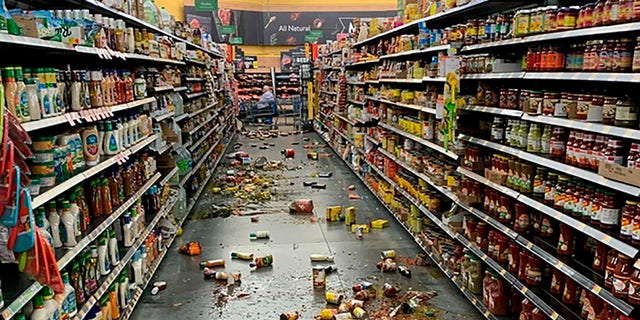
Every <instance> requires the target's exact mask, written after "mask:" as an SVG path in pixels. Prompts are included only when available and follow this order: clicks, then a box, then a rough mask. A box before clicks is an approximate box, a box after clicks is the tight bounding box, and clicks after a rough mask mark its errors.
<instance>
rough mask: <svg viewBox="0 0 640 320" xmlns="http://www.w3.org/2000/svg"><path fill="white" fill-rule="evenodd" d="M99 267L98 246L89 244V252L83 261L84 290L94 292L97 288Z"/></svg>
mask: <svg viewBox="0 0 640 320" xmlns="http://www.w3.org/2000/svg"><path fill="white" fill-rule="evenodd" d="M98 269H100V267H98V247H97V246H96V245H95V244H92V245H91V254H90V256H89V259H87V260H86V263H85V272H86V274H85V276H84V282H85V285H84V291H85V292H89V294H94V293H95V292H96V290H97V289H98V278H100V276H99V273H100V270H98Z"/></svg>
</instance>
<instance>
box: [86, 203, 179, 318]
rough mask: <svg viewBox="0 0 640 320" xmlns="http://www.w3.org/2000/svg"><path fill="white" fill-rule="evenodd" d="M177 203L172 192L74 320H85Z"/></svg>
mask: <svg viewBox="0 0 640 320" xmlns="http://www.w3.org/2000/svg"><path fill="white" fill-rule="evenodd" d="M177 201H178V198H177V193H176V192H172V196H171V197H170V198H169V199H168V200H167V203H166V204H165V205H164V206H163V207H162V208H161V209H160V211H159V212H158V213H157V214H156V215H155V217H154V218H153V220H151V222H150V223H149V224H148V225H147V228H146V229H145V231H144V232H143V233H142V234H141V235H140V236H138V240H136V242H134V243H133V245H132V246H131V247H130V248H129V251H127V253H126V254H125V255H124V256H123V257H122V259H121V260H120V263H119V264H118V266H117V267H116V268H115V269H113V270H111V273H110V274H109V275H108V276H107V277H106V278H104V277H103V279H104V281H103V282H102V284H101V285H100V286H99V287H98V290H97V291H96V292H95V293H94V294H93V296H91V297H90V298H89V299H88V300H87V302H85V304H84V306H82V308H78V313H77V314H76V316H75V317H74V319H76V320H82V319H84V317H85V316H86V315H87V313H88V312H89V311H90V310H91V308H93V306H94V305H95V304H96V303H97V302H98V300H99V299H100V297H102V296H103V295H104V294H105V293H106V292H107V291H108V290H109V286H111V284H112V283H113V281H114V280H116V278H117V277H118V276H119V275H120V272H122V270H124V268H125V267H127V264H128V263H129V261H130V260H131V258H133V255H134V254H135V253H136V251H137V250H138V248H139V247H140V246H141V245H142V244H143V243H144V242H145V241H146V240H147V237H148V236H149V235H150V234H151V232H153V230H154V229H155V227H156V224H158V221H160V218H162V217H164V216H165V215H166V214H167V213H169V211H170V210H171V209H172V208H173V206H174V205H175V204H176V202H177Z"/></svg>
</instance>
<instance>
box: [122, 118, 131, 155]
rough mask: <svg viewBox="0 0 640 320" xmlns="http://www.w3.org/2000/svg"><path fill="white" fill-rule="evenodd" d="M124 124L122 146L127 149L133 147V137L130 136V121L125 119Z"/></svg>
mask: <svg viewBox="0 0 640 320" xmlns="http://www.w3.org/2000/svg"><path fill="white" fill-rule="evenodd" d="M122 122H123V123H122V145H123V146H124V147H125V148H129V146H131V136H130V135H129V121H128V119H127V118H124V120H123V121H122Z"/></svg>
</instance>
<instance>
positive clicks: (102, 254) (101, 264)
mask: <svg viewBox="0 0 640 320" xmlns="http://www.w3.org/2000/svg"><path fill="white" fill-rule="evenodd" d="M107 251H108V247H107V239H106V238H105V237H104V234H102V235H100V238H99V239H98V271H99V273H100V275H101V276H106V275H108V274H109V272H110V271H111V268H110V267H109V259H108V254H107Z"/></svg>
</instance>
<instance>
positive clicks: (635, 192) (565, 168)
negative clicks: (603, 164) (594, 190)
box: [459, 134, 640, 197]
mask: <svg viewBox="0 0 640 320" xmlns="http://www.w3.org/2000/svg"><path fill="white" fill-rule="evenodd" d="M459 139H460V140H462V141H466V142H470V143H473V144H476V145H480V146H484V147H487V148H490V149H494V150H496V151H500V152H504V153H506V154H509V155H512V156H514V157H518V158H520V159H522V160H525V161H529V162H532V163H536V164H539V165H541V166H544V167H547V168H551V169H554V170H557V171H560V172H563V173H566V174H568V175H571V176H574V177H576V178H580V179H583V180H586V181H591V182H593V183H596V184H599V185H601V186H603V187H607V188H610V189H613V190H616V191H620V192H623V193H626V194H630V195H632V196H635V197H638V196H640V188H638V187H634V186H631V185H628V184H624V183H621V182H617V181H614V180H611V179H607V178H605V177H603V176H601V175H599V174H597V173H594V172H591V171H587V170H583V169H579V168H576V167H573V166H570V165H567V164H564V163H562V162H558V161H554V160H551V159H547V158H545V157H541V156H538V155H535V154H532V153H528V152H525V151H522V150H518V149H515V148H511V147H507V146H503V145H500V144H497V143H495V142H490V141H486V140H482V139H479V138H475V137H471V136H467V135H464V134H461V135H460V136H459Z"/></svg>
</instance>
